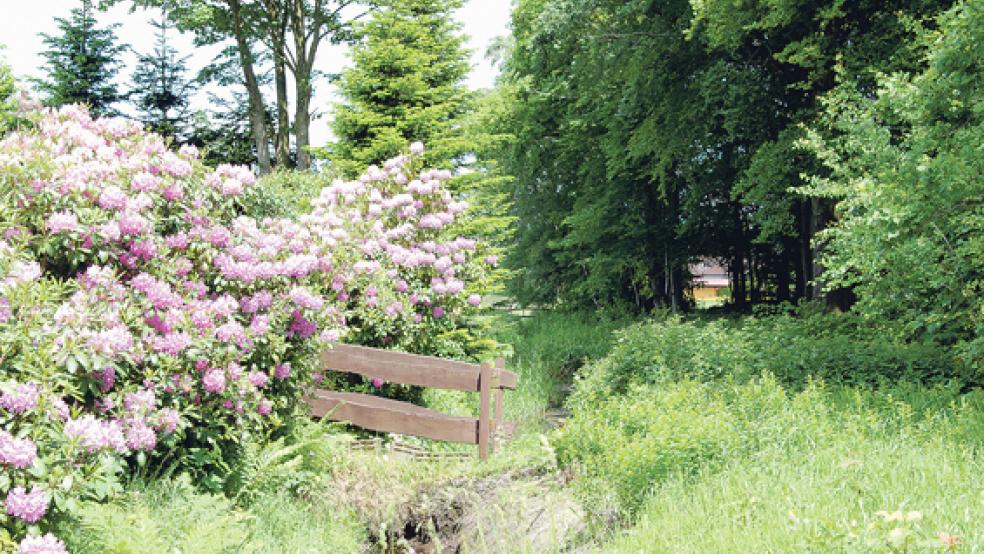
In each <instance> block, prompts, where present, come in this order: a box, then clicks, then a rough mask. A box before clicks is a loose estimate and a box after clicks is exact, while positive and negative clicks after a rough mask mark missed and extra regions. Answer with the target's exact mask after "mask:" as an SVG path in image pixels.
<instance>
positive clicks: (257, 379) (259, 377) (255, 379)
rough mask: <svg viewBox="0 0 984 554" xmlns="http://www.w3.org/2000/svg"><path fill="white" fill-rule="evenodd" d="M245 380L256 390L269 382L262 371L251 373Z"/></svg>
mask: <svg viewBox="0 0 984 554" xmlns="http://www.w3.org/2000/svg"><path fill="white" fill-rule="evenodd" d="M247 379H248V380H249V382H250V384H252V385H253V386H254V387H256V388H258V389H260V388H263V387H265V386H266V384H267V382H268V381H269V378H268V377H267V374H266V373H263V372H262V371H251V372H250V373H249V376H248V377H247Z"/></svg>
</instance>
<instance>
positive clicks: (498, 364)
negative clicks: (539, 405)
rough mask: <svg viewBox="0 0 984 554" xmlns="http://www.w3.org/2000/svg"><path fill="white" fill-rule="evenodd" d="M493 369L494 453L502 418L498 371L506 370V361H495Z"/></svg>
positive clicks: (497, 359)
mask: <svg viewBox="0 0 984 554" xmlns="http://www.w3.org/2000/svg"><path fill="white" fill-rule="evenodd" d="M495 369H496V374H495V375H496V379H495V382H494V383H493V385H494V386H495V415H494V416H493V417H492V451H493V452H495V437H496V435H497V434H498V433H499V431H500V430H501V429H502V416H503V413H502V412H503V392H502V387H501V386H500V385H501V383H500V382H499V376H500V373H499V370H503V369H506V360H504V359H502V358H496V359H495Z"/></svg>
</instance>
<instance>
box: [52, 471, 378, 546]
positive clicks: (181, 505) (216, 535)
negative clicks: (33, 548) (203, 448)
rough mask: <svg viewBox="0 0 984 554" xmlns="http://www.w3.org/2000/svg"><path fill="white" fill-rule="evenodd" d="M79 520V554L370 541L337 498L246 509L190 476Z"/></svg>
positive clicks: (146, 488)
mask: <svg viewBox="0 0 984 554" xmlns="http://www.w3.org/2000/svg"><path fill="white" fill-rule="evenodd" d="M80 514H81V515H80V519H79V521H76V522H73V524H72V525H71V526H70V528H68V529H66V530H65V531H64V534H63V536H65V537H66V539H67V540H66V542H67V543H68V547H69V549H70V551H71V552H76V553H80V554H82V553H92V554H97V553H98V554H144V553H146V554H161V553H164V552H195V553H199V554H220V553H221V554H224V553H257V554H259V553H284V554H288V553H290V554H294V553H297V554H301V553H311V554H314V553H321V552H357V551H359V549H360V547H361V546H362V545H363V544H364V543H365V532H364V531H363V528H362V526H361V523H360V522H358V521H357V520H356V519H355V517H354V515H353V513H352V511H351V510H350V509H349V508H347V507H345V506H342V505H340V504H338V503H336V502H334V501H332V500H330V499H314V498H299V497H297V496H294V495H291V494H290V493H286V492H281V493H275V492H271V493H268V494H264V495H263V496H261V497H259V498H257V499H256V502H255V503H254V504H252V505H251V506H250V507H248V508H243V507H239V506H236V505H235V504H234V503H233V502H232V501H231V500H230V499H229V498H227V497H226V496H223V495H213V494H207V493H203V492H200V491H198V490H196V488H195V487H194V486H193V485H192V484H191V482H190V480H189V479H187V478H176V479H160V480H154V481H147V482H136V483H133V484H131V486H130V487H129V489H128V492H127V493H126V495H124V496H123V497H121V498H119V499H117V500H116V501H115V502H112V503H109V504H101V503H87V504H85V505H84V506H83V509H82V510H80Z"/></svg>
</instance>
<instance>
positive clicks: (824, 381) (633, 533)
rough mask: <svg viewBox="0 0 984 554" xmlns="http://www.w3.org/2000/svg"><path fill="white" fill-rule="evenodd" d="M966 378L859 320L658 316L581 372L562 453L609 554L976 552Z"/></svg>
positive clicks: (981, 465) (980, 421)
mask: <svg viewBox="0 0 984 554" xmlns="http://www.w3.org/2000/svg"><path fill="white" fill-rule="evenodd" d="M962 375H963V374H962V373H961V369H960V367H959V365H958V364H956V362H955V361H954V359H953V358H952V356H951V355H950V353H949V352H947V351H945V350H943V349H939V348H936V347H932V346H927V345H921V344H911V343H904V342H901V341H897V340H895V339H894V338H892V337H891V336H890V335H886V334H883V333H881V332H879V331H878V330H877V329H874V328H871V327H868V326H866V325H865V324H864V323H863V322H861V321H859V320H857V319H855V318H853V316H833V315H824V314H819V313H784V314H773V315H760V316H759V317H748V318H744V319H726V318H715V319H712V318H702V319H700V318H691V319H679V318H658V319H656V320H653V321H649V322H646V323H641V324H638V325H635V326H632V327H630V328H628V329H626V330H623V331H621V332H619V333H617V339H616V341H615V346H614V347H613V348H612V350H611V352H610V353H609V355H608V356H606V357H604V358H603V359H601V360H599V361H597V362H595V363H592V364H590V365H588V366H586V367H585V368H583V369H582V370H581V371H580V372H579V374H578V379H577V381H576V386H575V392H574V394H573V395H572V397H571V398H570V399H569V401H568V406H569V407H570V409H571V410H572V417H571V418H570V419H569V420H568V421H567V424H566V425H565V427H564V428H563V429H562V430H561V431H559V432H558V433H556V434H555V435H553V436H552V437H551V441H552V444H553V446H554V448H555V449H556V453H557V459H558V461H559V463H560V464H561V466H562V467H564V468H565V469H566V471H568V472H570V473H571V474H572V475H574V476H575V478H574V480H573V482H572V487H573V489H574V491H575V494H576V495H577V497H578V498H579V499H580V500H581V503H582V504H583V506H584V507H585V509H586V511H587V512H588V514H589V518H590V521H591V523H592V526H593V535H594V536H595V537H596V540H598V541H599V542H600V543H602V544H605V546H604V548H603V551H605V552H617V553H621V552H625V553H630V552H631V553H636V552H654V553H658V552H791V553H792V552H922V551H930V552H932V551H943V550H945V549H948V548H950V547H953V548H955V549H956V550H957V551H966V552H972V551H980V550H981V549H984V525H982V524H981V523H980V522H981V521H984V519H982V516H984V485H982V484H981V482H980V479H979V475H980V473H981V470H982V469H984V453H982V446H984V392H981V391H980V390H978V389H976V388H975V386H974V384H973V383H972V382H970V381H967V380H965V379H963V378H962ZM968 391H969V392H968Z"/></svg>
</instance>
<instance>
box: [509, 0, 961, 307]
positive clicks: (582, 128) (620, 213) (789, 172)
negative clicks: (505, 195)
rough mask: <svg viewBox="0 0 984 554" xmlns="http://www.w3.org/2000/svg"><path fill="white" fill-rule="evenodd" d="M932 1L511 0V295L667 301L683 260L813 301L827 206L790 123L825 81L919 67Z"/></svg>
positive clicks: (748, 290)
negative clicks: (919, 32) (810, 179)
mask: <svg viewBox="0 0 984 554" xmlns="http://www.w3.org/2000/svg"><path fill="white" fill-rule="evenodd" d="M947 5H948V3H947V2H943V3H940V2H928V1H924V0H902V1H893V2H887V3H886V2H853V3H846V2H840V1H815V2H802V1H799V0H790V1H784V0H762V1H750V2H740V3H738V4H736V3H735V2H731V1H720V2H718V1H712V0H709V1H697V0H694V1H692V2H690V1H683V0H681V1H672V2H657V3H654V2H651V1H648V0H638V1H628V2H626V1H613V0H588V1H574V0H524V1H520V2H518V3H517V4H516V7H515V9H514V11H513V17H512V28H513V37H512V38H513V42H512V47H511V50H510V51H509V53H508V55H507V56H506V61H505V64H504V74H503V78H502V80H501V82H500V85H499V90H500V95H501V96H500V97H501V98H502V99H503V102H504V103H505V105H506V108H505V109H503V110H502V111H503V114H502V116H503V117H501V118H500V119H499V124H498V125H496V126H494V128H496V129H498V130H500V131H501V132H503V133H506V134H509V135H511V136H512V139H511V141H509V142H508V143H507V145H506V146H505V147H503V148H501V149H500V150H499V152H498V154H497V159H498V160H499V161H500V162H501V165H502V167H503V168H504V170H505V172H506V173H507V174H509V175H512V176H514V177H515V181H514V185H513V201H514V206H515V208H514V209H515V216H516V217H517V218H518V224H517V239H516V248H515V249H514V251H513V252H512V256H511V259H510V262H509V263H510V266H511V267H512V268H513V269H515V271H516V273H515V279H514V280H513V282H512V291H511V292H512V293H513V294H515V296H516V297H517V298H518V299H519V300H520V301H522V302H524V303H534V304H535V303H545V304H554V303H556V304H559V305H564V306H571V305H578V306H599V305H601V306H608V305H627V306H630V307H632V308H633V309H635V310H636V311H648V310H650V309H652V308H654V307H659V306H672V307H674V308H679V307H681V306H682V305H683V291H684V289H685V288H686V284H687V277H688V276H687V275H686V269H687V267H688V264H689V262H691V261H692V260H693V259H694V258H695V257H713V258H717V259H721V260H724V261H725V262H726V263H725V265H726V266H727V269H728V272H729V273H730V274H731V276H732V280H733V285H734V286H733V287H732V289H731V290H732V292H733V301H734V302H735V303H736V304H739V305H743V304H745V303H747V302H752V303H757V302H761V301H766V300H769V301H771V300H775V301H784V300H788V299H802V298H806V297H809V296H814V295H815V294H814V293H815V292H817V291H818V288H817V287H811V285H810V281H811V280H813V279H814V278H815V277H816V276H817V275H816V274H817V273H818V271H819V269H820V268H819V266H816V265H815V264H814V263H813V258H814V254H815V248H817V247H818V246H819V245H811V239H812V238H813V237H814V235H815V231H816V230H817V229H819V228H822V227H823V226H824V225H825V224H826V222H827V220H828V219H829V217H830V214H829V212H830V205H829V203H826V202H821V201H819V200H816V199H812V200H811V199H808V198H805V197H804V196H803V195H801V194H799V193H796V192H793V191H791V190H790V189H791V188H792V187H797V186H799V185H802V184H803V179H802V177H801V174H802V173H803V172H809V171H812V170H814V169H815V168H816V167H817V160H816V158H815V156H814V155H813V154H812V153H810V152H807V151H803V150H802V149H799V148H797V147H796V141H797V139H798V138H799V137H800V136H802V130H801V129H800V125H801V124H802V123H804V122H810V121H812V120H813V118H814V117H815V116H816V114H817V112H818V111H819V105H818V98H819V97H820V96H821V95H822V94H824V93H825V92H826V91H829V90H831V89H832V88H834V87H835V86H836V85H837V83H838V77H837V72H836V68H837V67H838V66H840V67H843V68H845V73H844V74H845V75H852V76H854V77H853V78H852V86H853V87H855V88H856V89H857V90H859V91H861V92H862V93H869V92H870V90H871V85H872V83H873V81H874V76H875V75H876V74H877V73H878V72H891V71H899V70H914V69H917V68H919V67H921V65H922V62H921V59H920V57H919V53H920V52H921V51H922V50H921V48H922V43H921V41H918V40H914V37H915V31H914V29H915V28H916V27H917V26H918V25H917V23H916V22H918V21H920V20H922V19H924V18H928V17H932V16H934V15H936V14H938V13H939V12H940V11H942V10H943V9H945V7H946V6H947Z"/></svg>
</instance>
